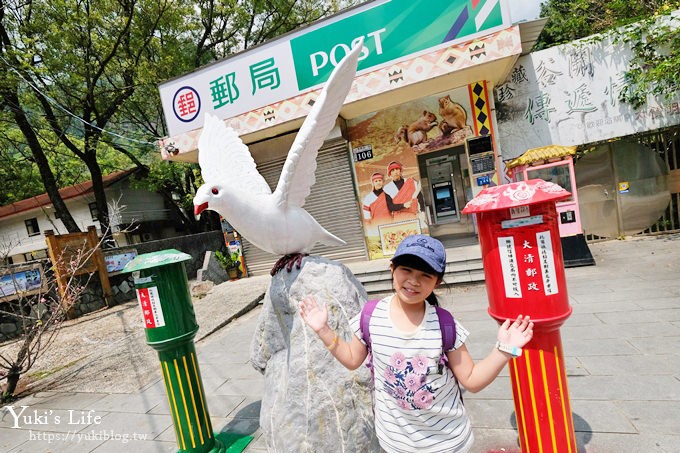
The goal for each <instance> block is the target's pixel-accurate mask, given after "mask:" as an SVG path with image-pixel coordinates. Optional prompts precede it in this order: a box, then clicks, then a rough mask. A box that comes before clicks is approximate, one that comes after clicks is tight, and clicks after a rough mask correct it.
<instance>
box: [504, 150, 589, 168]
mask: <svg viewBox="0 0 680 453" xmlns="http://www.w3.org/2000/svg"><path fill="white" fill-rule="evenodd" d="M574 154H576V147H575V146H561V145H549V146H542V147H540V148H532V149H530V150H528V151H527V152H525V153H524V154H522V155H521V156H519V157H517V158H515V159H513V160H511V161H510V162H508V163H507V164H506V167H507V168H508V169H511V168H515V167H518V166H520V165H528V164H531V163H533V162H541V161H545V160H550V159H557V158H560V157H564V156H573V155H574Z"/></svg>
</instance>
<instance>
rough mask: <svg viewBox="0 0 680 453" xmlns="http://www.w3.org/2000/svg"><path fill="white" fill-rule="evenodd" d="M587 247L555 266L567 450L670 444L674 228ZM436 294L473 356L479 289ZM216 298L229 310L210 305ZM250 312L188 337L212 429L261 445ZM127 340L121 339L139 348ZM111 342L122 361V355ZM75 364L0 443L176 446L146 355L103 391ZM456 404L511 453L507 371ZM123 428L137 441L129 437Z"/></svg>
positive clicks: (232, 302) (478, 334) (219, 317)
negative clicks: (130, 381) (562, 302)
mask: <svg viewBox="0 0 680 453" xmlns="http://www.w3.org/2000/svg"><path fill="white" fill-rule="evenodd" d="M591 251H592V252H593V255H594V257H595V260H596V262H597V265H596V266H589V267H581V268H571V269H567V285H568V289H569V297H570V302H571V304H572V306H573V309H574V311H573V314H572V316H571V317H570V318H569V320H568V321H567V322H566V324H565V325H564V326H563V327H562V330H561V332H562V339H563V346H564V353H565V360H566V367H567V374H568V379H569V390H570V395H571V402H572V407H573V411H574V414H573V416H574V421H575V426H576V431H577V438H578V444H579V451H580V452H636V453H637V452H676V451H680V352H679V351H680V284H679V283H678V275H680V235H671V236H659V237H651V238H642V239H629V240H625V241H609V242H603V243H598V244H592V245H591ZM248 280H250V279H246V280H242V281H240V282H239V284H246V286H247V287H248V290H246V289H243V288H242V289H239V290H238V291H237V290H236V286H235V285H233V283H234V282H231V283H227V284H223V285H220V286H218V287H216V288H215V289H214V290H213V291H212V292H211V293H210V295H209V297H210V299H208V298H206V299H202V301H200V302H197V309H196V310H197V314H198V313H200V312H201V309H200V308H199V305H200V304H202V303H203V302H205V301H210V303H211V305H210V306H208V305H205V306H204V308H203V310H204V312H203V313H204V314H203V315H198V319H199V323H202V327H201V329H202V330H201V332H200V333H199V336H201V334H203V335H204V334H205V333H208V332H209V331H210V330H213V329H214V328H217V327H219V325H220V324H221V323H223V322H224V320H226V319H229V318H231V317H232V315H233V314H235V313H237V312H238V311H239V310H240V308H243V307H245V306H248V305H250V304H252V301H253V298H252V297H251V296H252V295H253V294H257V293H258V292H259V290H258V288H257V287H256V286H257V284H262V282H264V281H265V280H255V279H253V280H252V281H250V282H249V281H248ZM258 282H259V283H258ZM230 285H231V286H230ZM251 290H252V292H250V291H251ZM239 294H240V295H241V296H239ZM246 294H249V296H248V297H245V296H244V295H246ZM441 295H442V296H443V297H442V298H443V299H444V302H443V305H444V306H445V307H447V308H450V309H451V310H452V311H453V312H454V313H455V315H456V317H457V318H458V319H459V320H460V321H461V322H462V323H464V325H465V327H466V328H467V329H468V330H470V331H471V332H472V335H471V337H470V339H469V341H468V347H469V348H470V350H471V351H472V353H473V355H474V356H475V357H481V356H483V355H485V354H486V353H487V352H488V350H489V348H490V347H491V345H492V344H493V342H494V336H495V334H494V332H495V330H496V326H495V323H494V322H493V321H492V320H491V319H490V318H489V316H488V315H487V314H486V306H487V298H486V290H485V287H484V286H483V285H474V286H466V287H455V288H450V289H446V290H444V291H443V292H442V293H441ZM226 300H228V302H225V301H226ZM225 303H226V304H228V306H229V307H230V308H229V309H230V310H232V312H231V313H232V314H230V315H226V316H225V313H223V312H221V311H220V310H225V309H226V308H224V307H225V306H221V305H220V304H225ZM239 307H240V308H239ZM259 311H260V309H259V308H257V307H256V308H254V309H252V310H251V311H249V312H248V313H247V314H245V315H244V316H242V317H239V318H237V319H236V320H234V321H233V322H231V323H229V324H228V325H227V326H226V327H224V328H221V329H219V330H217V331H216V332H215V333H213V334H212V335H210V336H208V337H206V338H204V339H203V340H201V341H199V342H198V343H197V351H198V359H199V362H200V366H201V374H202V376H203V384H204V387H205V392H206V394H207V396H208V405H209V410H210V415H211V418H212V421H213V427H214V428H215V430H216V431H230V432H241V433H252V434H253V435H254V436H255V440H254V441H253V442H252V443H251V444H250V446H249V447H248V449H247V450H246V451H250V452H262V451H265V446H264V442H263V440H262V439H261V438H259V431H258V413H259V400H260V396H261V394H262V389H263V385H264V383H263V378H262V377H261V375H259V374H258V373H257V372H255V371H254V370H253V369H252V367H251V366H250V365H249V364H248V351H249V344H250V338H251V336H252V332H253V329H254V327H255V324H256V321H257V316H258V314H259ZM202 318H203V320H204V321H202ZM206 326H211V328H207V327H206ZM128 328H129V329H132V328H134V326H129V327H128ZM130 334H132V332H130ZM121 344H126V343H121ZM139 344H140V342H139V341H138V342H134V343H129V344H128V346H129V345H133V346H134V347H136V348H142V347H147V346H146V345H143V344H142V346H139ZM129 347H132V346H129ZM147 348H148V347H147ZM111 349H113V350H116V351H117V353H116V354H114V356H120V357H122V358H123V359H124V358H125V356H126V354H132V352H131V351H130V349H127V350H125V349H124V348H120V347H116V346H111ZM121 349H122V350H121ZM149 349H150V348H149ZM150 357H151V358H154V359H155V357H154V356H153V354H150ZM89 360H90V362H89V363H96V360H106V359H97V358H96V357H90V359H89ZM149 361H151V360H149ZM119 362H120V360H119V361H116V363H119ZM83 363H85V361H84V362H83ZM81 368H82V370H81V371H80V374H79V375H78V376H77V377H76V378H74V380H73V382H74V384H73V385H72V386H71V387H69V388H68V389H67V390H66V389H59V390H56V391H55V390H51V391H43V392H38V393H35V394H33V395H31V396H28V397H26V398H23V399H21V400H19V401H17V402H15V403H14V406H15V410H16V411H19V410H21V409H20V408H19V407H17V406H28V407H27V408H26V410H25V411H24V413H23V414H22V417H21V418H20V419H19V422H18V423H17V424H18V425H19V428H17V429H14V428H13V425H14V418H13V417H12V415H11V414H10V413H9V412H8V411H7V409H6V408H5V409H4V410H2V413H1V414H0V451H3V452H4V451H8V452H9V451H11V452H20V451H29V450H30V451H34V452H35V451H51V452H59V451H68V452H81V451H82V452H89V451H96V452H106V451H112V452H113V451H115V452H118V451H132V450H133V449H134V450H136V451H141V452H147V451H149V452H152V451H177V446H176V443H175V435H174V430H173V427H172V422H171V418H170V415H169V410H168V403H167V397H166V396H165V393H164V389H163V385H162V381H161V380H160V378H161V374H160V369H159V368H158V363H157V362H156V363H155V366H154V367H143V368H139V369H138V371H137V375H136V376H137V379H138V384H139V385H138V387H139V388H141V390H136V389H135V390H130V389H125V390H117V391H112V390H109V389H110V388H113V387H115V385H112V384H111V383H110V381H111V380H112V378H111V377H110V376H103V375H99V376H97V375H93V376H88V378H87V382H85V380H84V379H82V376H85V374H84V373H85V372H86V370H87V368H88V367H87V366H83V367H81ZM92 368H95V367H92ZM113 376H115V374H113ZM114 379H115V378H114ZM147 382H148V385H147V384H146V383H147ZM465 402H466V406H467V407H468V409H469V411H470V413H471V416H472V419H473V425H474V430H475V435H476V438H477V442H476V444H475V447H474V451H475V452H488V451H508V452H512V451H517V443H516V439H517V434H516V431H515V429H514V417H513V406H512V394H511V390H510V380H509V377H508V375H507V371H504V372H503V373H502V374H501V376H500V377H499V378H498V379H497V380H496V381H495V382H494V383H493V384H492V385H491V386H490V387H488V388H487V389H485V390H484V391H482V392H481V393H478V394H476V395H467V396H466V400H465ZM88 415H90V418H88ZM23 416H28V417H23ZM95 416H96V417H101V418H100V419H96V420H95V419H94V417H95ZM57 417H59V418H57ZM69 422H71V423H69ZM133 435H134V436H137V437H144V439H143V440H132V437H133ZM64 439H65V440H64Z"/></svg>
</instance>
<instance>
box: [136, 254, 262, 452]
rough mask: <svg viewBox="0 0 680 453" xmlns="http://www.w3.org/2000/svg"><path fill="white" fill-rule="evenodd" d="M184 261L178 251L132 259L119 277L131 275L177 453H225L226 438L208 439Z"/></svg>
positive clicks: (212, 435)
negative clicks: (158, 370) (154, 355)
mask: <svg viewBox="0 0 680 453" xmlns="http://www.w3.org/2000/svg"><path fill="white" fill-rule="evenodd" d="M190 259H191V256H190V255H187V254H186V253H182V252H180V251H178V250H174V249H170V250H161V251H159V252H153V253H146V254H143V255H139V256H137V257H136V258H135V259H134V260H132V261H130V262H129V263H128V264H127V265H126V266H125V269H123V272H132V276H133V279H134V282H135V290H136V292H137V300H138V301H139V304H140V306H141V308H142V314H143V316H144V324H145V333H146V343H147V344H148V345H149V346H151V347H152V348H154V349H155V350H156V351H158V358H159V360H160V364H161V372H162V375H163V381H164V382H165V391H166V393H167V396H168V405H169V406H170V413H171V414H172V421H173V424H174V427H175V436H176V438H177V446H178V447H179V451H180V452H191V453H194V452H196V453H206V452H211V453H212V452H215V453H217V452H227V451H230V450H231V449H227V447H228V446H229V445H228V444H229V440H228V437H229V436H228V435H227V433H222V434H217V435H216V434H215V433H213V429H212V425H211V423H210V414H209V412H208V405H207V404H206V400H205V393H204V388H203V383H202V381H201V373H200V370H199V366H198V360H197V358H196V349H195V347H194V337H195V336H196V332H197V331H198V324H197V323H196V315H195V314H194V307H193V305H192V303H191V294H190V292H189V283H188V280H187V275H186V270H185V268H184V262H185V261H187V260H190ZM251 439H252V437H250V439H248V440H247V442H250V440H251ZM245 445H247V443H246V444H245ZM238 451H241V450H240V449H239V450H238Z"/></svg>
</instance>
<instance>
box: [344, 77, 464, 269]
mask: <svg viewBox="0 0 680 453" xmlns="http://www.w3.org/2000/svg"><path fill="white" fill-rule="evenodd" d="M349 134H350V142H351V147H352V154H353V157H354V171H355V174H356V181H357V185H358V188H357V192H358V194H359V200H358V201H359V204H360V206H361V209H362V214H363V225H364V235H365V238H366V244H367V248H368V254H369V258H370V259H378V258H385V257H389V256H392V255H393V254H394V251H395V249H396V246H397V245H398V244H399V242H400V241H401V239H403V238H404V237H406V236H408V235H410V234H415V233H426V234H427V233H429V229H428V223H427V216H426V214H425V211H424V207H425V203H424V200H423V194H422V187H421V181H420V171H419V169H418V155H419V154H424V153H428V152H432V151H437V150H440V149H444V148H449V147H451V146H456V145H460V144H462V143H464V142H465V139H466V138H467V137H469V136H472V135H474V132H473V120H472V117H471V109H470V97H469V92H468V89H467V87H462V88H458V89H455V90H451V91H449V92H444V93H440V94H438V95H435V96H430V97H427V98H421V99H418V100H415V101H412V102H409V103H405V104H400V105H398V106H395V107H391V108H388V109H385V110H381V111H379V112H374V113H371V114H368V115H364V116H361V117H358V118H355V119H353V120H351V121H349Z"/></svg>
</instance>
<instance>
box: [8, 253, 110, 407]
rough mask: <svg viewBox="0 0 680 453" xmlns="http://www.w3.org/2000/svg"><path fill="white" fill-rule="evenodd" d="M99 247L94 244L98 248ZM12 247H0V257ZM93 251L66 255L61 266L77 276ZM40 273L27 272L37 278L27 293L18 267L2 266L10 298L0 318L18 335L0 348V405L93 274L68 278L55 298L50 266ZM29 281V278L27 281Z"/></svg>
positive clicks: (44, 347) (48, 342)
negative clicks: (61, 292) (34, 287)
mask: <svg viewBox="0 0 680 453" xmlns="http://www.w3.org/2000/svg"><path fill="white" fill-rule="evenodd" d="M99 246H100V244H97V247H99ZM12 247H13V244H9V243H1V244H0V254H4V256H2V255H0V258H6V257H7V252H8V251H9V250H11V249H12ZM94 250H95V249H92V250H89V251H87V250H85V249H84V248H83V251H82V252H80V251H79V253H77V254H73V255H70V256H69V261H68V263H58V264H63V265H64V266H65V267H66V268H67V272H68V273H69V274H70V275H73V274H76V273H77V271H78V270H80V269H81V268H83V267H84V266H85V265H86V264H87V262H88V260H89V259H90V258H91V256H92V254H93V252H94ZM42 268H43V272H39V271H38V270H37V269H35V270H33V269H32V270H29V272H30V273H31V276H32V277H31V278H35V277H36V276H38V275H39V276H40V280H39V281H38V282H37V285H36V287H38V289H37V292H36V291H26V289H28V288H27V286H28V283H21V282H19V281H18V280H17V279H16V278H15V275H16V272H14V271H15V270H17V266H10V267H4V268H2V270H1V276H2V277H3V278H5V279H7V278H8V277H9V281H10V282H11V283H10V284H9V285H6V286H5V287H4V289H5V290H7V289H8V286H9V291H8V293H9V298H5V301H3V303H2V304H1V305H0V317H2V318H3V320H4V321H5V322H8V321H10V322H14V324H15V325H18V329H19V330H18V331H19V336H18V337H17V339H16V340H13V341H10V342H7V343H6V344H4V345H3V346H2V348H0V383H3V382H4V386H3V389H2V391H1V392H0V404H2V403H6V402H10V401H12V400H13V399H14V397H15V393H16V390H17V386H18V384H19V380H20V379H21V377H22V376H23V375H25V374H26V373H27V372H28V371H29V370H30V369H31V368H32V367H33V366H34V365H35V363H36V361H37V360H38V359H39V358H40V357H41V356H42V355H43V354H44V353H45V352H46V351H48V350H49V348H50V346H51V345H52V343H53V342H54V340H55V339H56V337H57V334H58V333H59V330H60V328H61V327H62V325H63V322H64V321H65V320H66V319H67V317H68V316H67V315H68V312H69V310H70V309H71V308H72V307H74V305H75V303H76V302H77V300H78V299H79V298H80V295H81V294H82V293H83V292H84V291H85V290H86V287H87V285H88V282H89V280H90V279H91V278H92V276H93V274H92V273H88V274H83V275H81V276H79V277H70V278H69V280H68V282H67V284H66V287H65V288H64V297H58V296H57V293H58V291H57V282H56V279H55V277H54V273H53V272H51V270H50V269H49V268H50V263H49V262H44V263H42ZM26 280H28V277H27V278H26ZM25 294H29V295H25ZM3 295H6V294H5V293H3Z"/></svg>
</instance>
